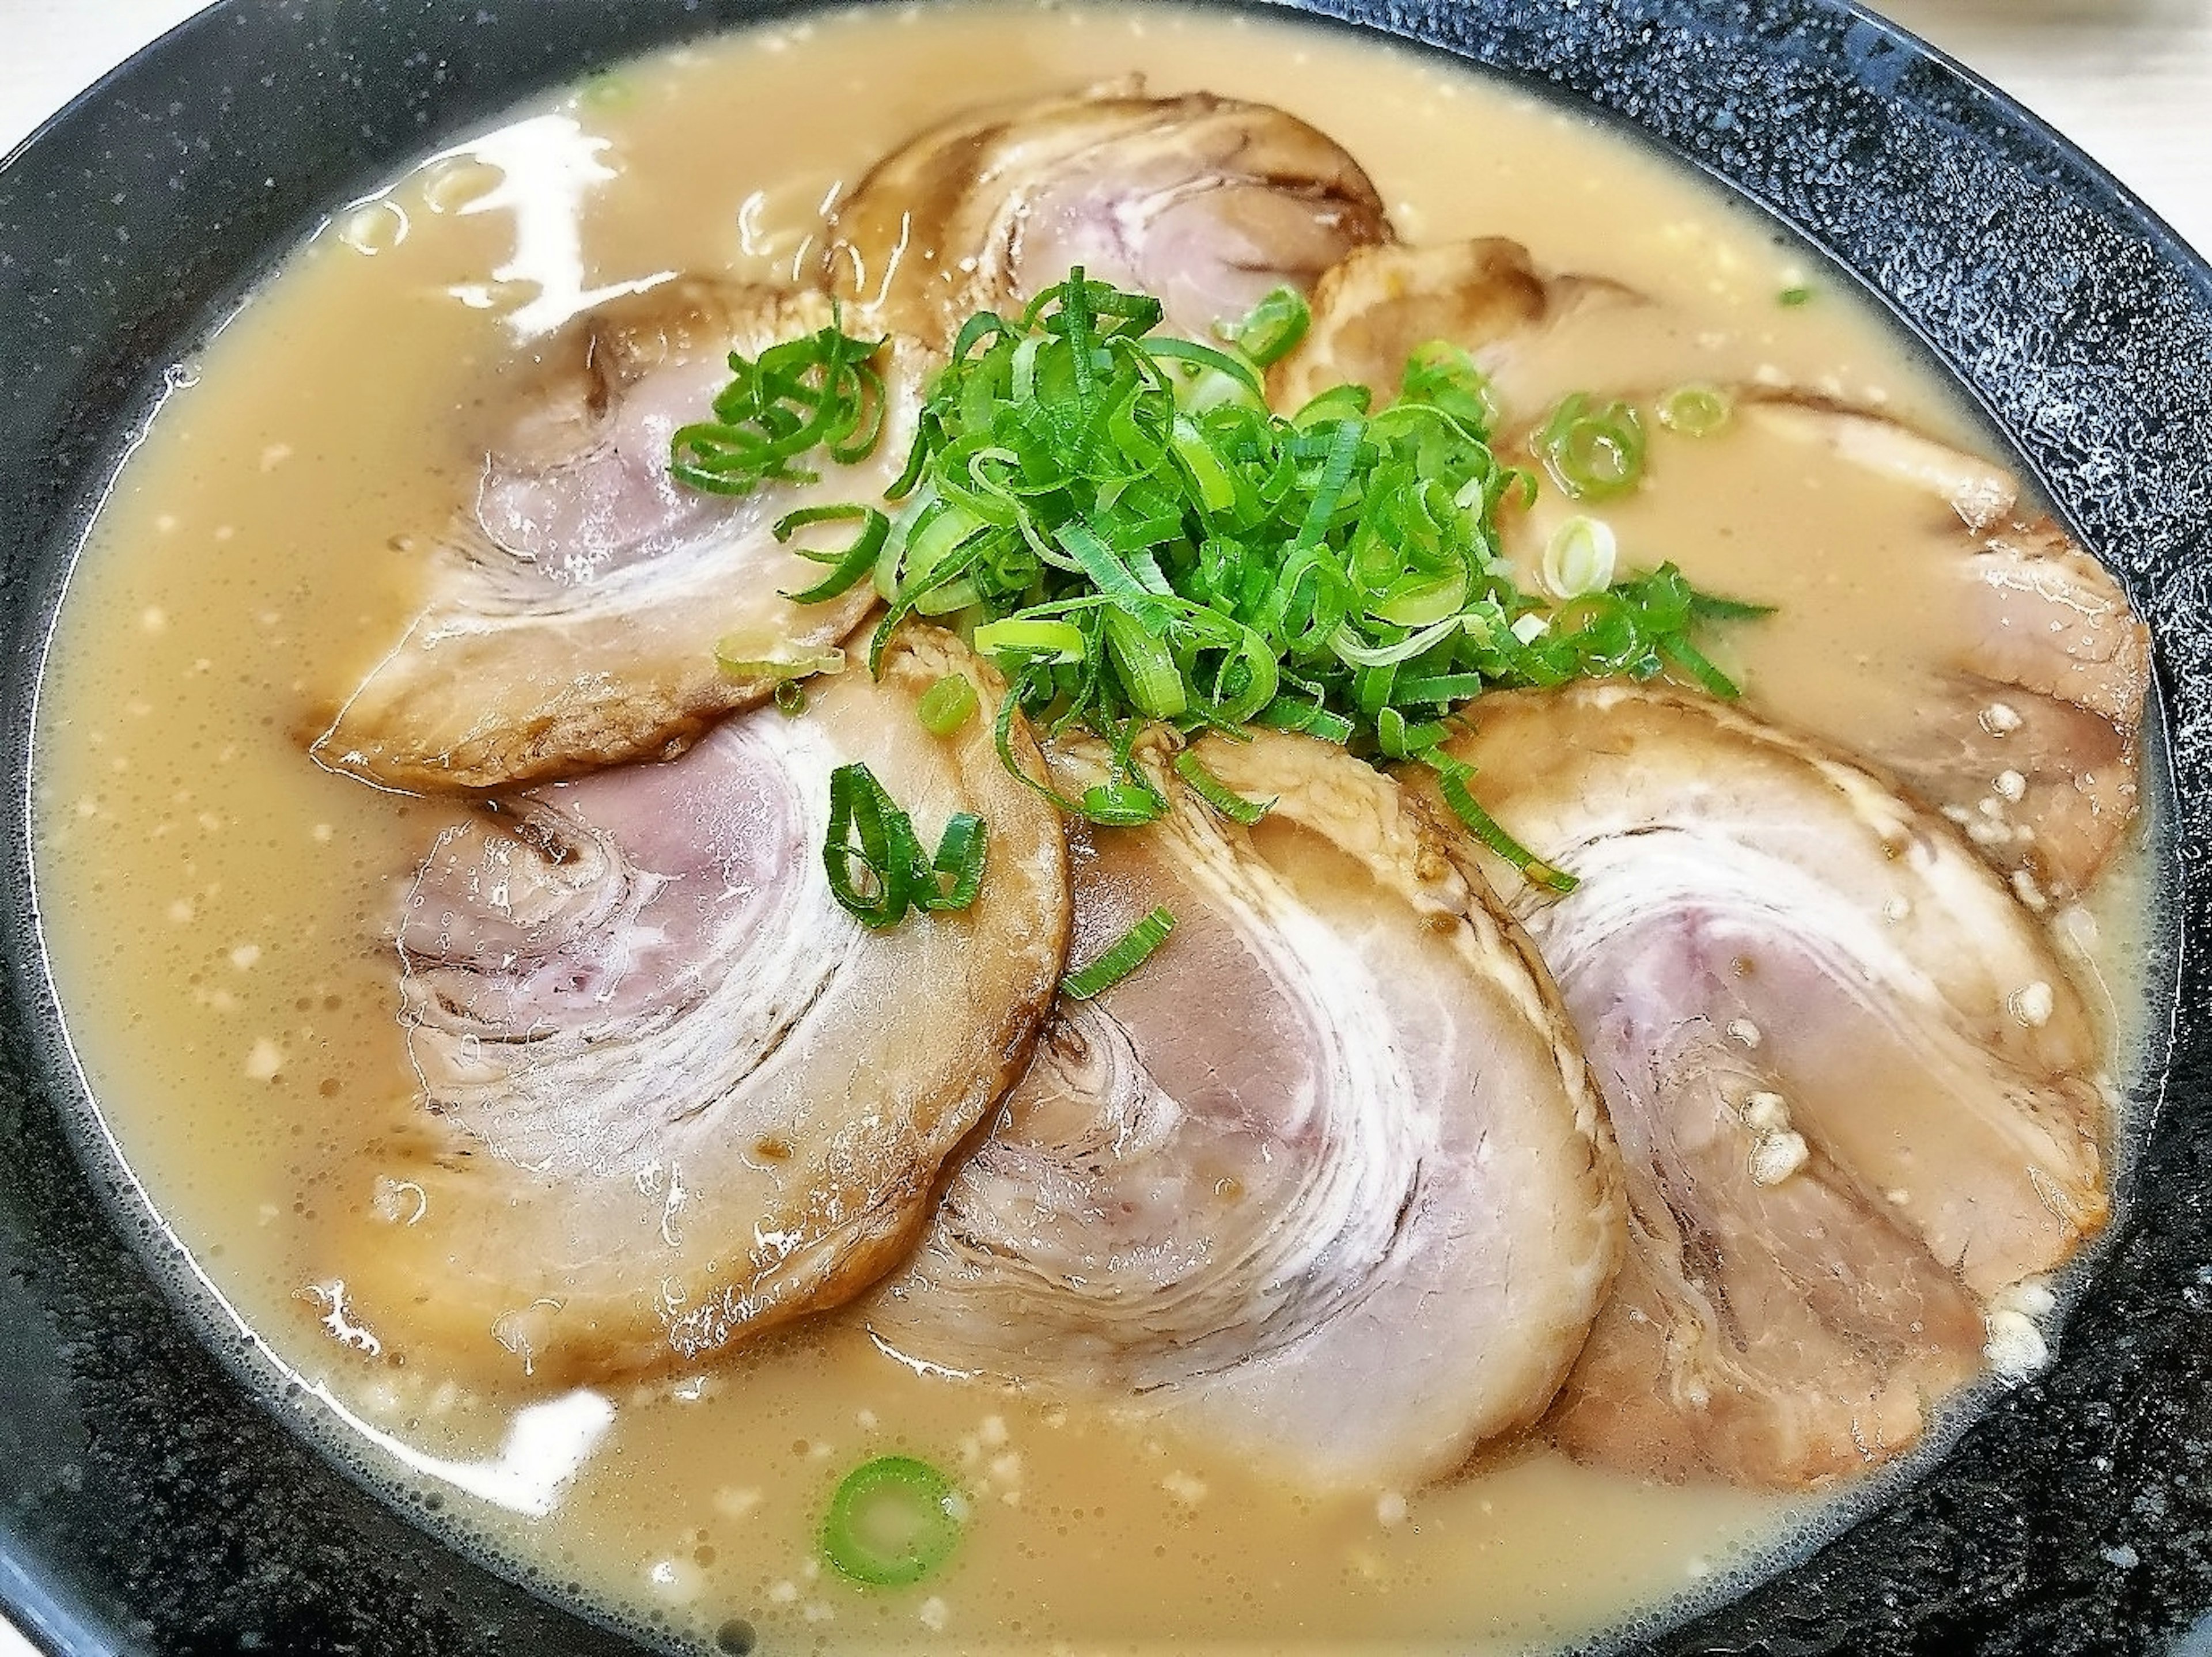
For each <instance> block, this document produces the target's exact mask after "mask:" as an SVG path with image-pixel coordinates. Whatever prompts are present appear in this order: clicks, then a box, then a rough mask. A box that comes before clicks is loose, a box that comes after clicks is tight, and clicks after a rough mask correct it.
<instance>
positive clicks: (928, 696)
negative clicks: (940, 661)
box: [915, 673, 977, 737]
mask: <svg viewBox="0 0 2212 1657" xmlns="http://www.w3.org/2000/svg"><path fill="white" fill-rule="evenodd" d="M976 701H977V698H976V695H975V686H974V685H972V684H970V683H969V682H968V678H967V676H966V675H965V674H960V673H948V674H946V675H945V677H943V678H941V679H939V681H938V682H937V683H935V684H933V685H932V686H930V687H929V689H927V690H925V691H923V692H922V693H921V702H920V704H919V705H918V706H917V707H915V718H917V719H920V720H921V728H922V729H923V730H924V731H927V732H929V734H930V735H931V736H933V737H949V736H951V734H952V733H953V732H954V731H957V730H958V729H959V728H960V727H961V726H962V725H965V724H967V723H968V721H969V719H973V718H974V717H975V707H976Z"/></svg>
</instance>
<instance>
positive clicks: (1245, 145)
mask: <svg viewBox="0 0 2212 1657" xmlns="http://www.w3.org/2000/svg"><path fill="white" fill-rule="evenodd" d="M830 229H831V240H830V242H829V248H828V252H827V255H826V270H827V273H828V276H829V280H830V282H832V283H833V284H834V285H835V287H836V288H837V290H838V291H839V292H841V293H842V294H845V295H846V296H847V297H848V299H853V300H859V301H860V302H862V303H863V304H865V305H867V306H868V307H872V309H875V310H878V311H879V313H880V314H881V315H882V316H883V317H884V319H885V321H886V322H887V323H888V324H889V325H890V326H892V327H894V328H896V329H899V330H901V331H905V332H909V333H913V334H915V335H917V336H919V337H922V338H924V339H927V340H931V341H933V342H934V343H938V344H940V345H944V344H949V343H951V339H952V337H953V336H954V334H955V333H957V331H958V330H959V328H960V326H961V325H962V324H963V323H964V322H966V321H967V319H968V318H969V316H970V315H971V314H973V313H975V312H977V311H985V310H1006V309H1011V308H1014V307H1018V306H1019V305H1020V304H1021V303H1022V302H1023V301H1024V300H1029V299H1030V298H1033V297H1034V296H1035V295H1036V294H1039V293H1041V292H1042V291H1043V290H1044V289H1046V288H1050V287H1051V286H1053V284H1054V283H1055V282H1062V281H1065V280H1066V276H1067V273H1068V270H1069V269H1070V268H1071V267H1073V266H1075V265H1081V266H1082V267H1083V268H1084V270H1085V272H1086V273H1087V274H1088V275H1089V276H1092V277H1094V278H1097V279H1100V280H1103V281H1106V282H1114V283H1116V284H1117V285H1119V286H1121V287H1123V288H1140V289H1142V290H1143V291H1144V292H1146V293H1148V294H1155V295H1157V296H1158V298H1159V299H1160V300H1163V301H1164V303H1165V305H1166V307H1167V322H1166V331H1168V332H1170V333H1176V334H1182V335H1185V336H1188V337H1194V338H1198V339H1206V338H1210V337H1212V332H1211V331H1212V326H1213V325H1214V324H1215V323H1216V322H1219V321H1233V320H1235V319H1238V318H1240V317H1242V316H1243V314H1244V313H1246V312H1248V311H1249V310H1250V309H1251V307H1252V306H1253V305H1254V304H1255V303H1256V302H1257V301H1258V300H1260V299H1261V298H1262V297H1263V296H1264V295H1265V294H1267V293H1268V292H1270V291H1271V290H1272V289H1273V288H1278V287H1280V286H1282V285H1283V284H1285V283H1288V284H1290V285H1291V286H1293V287H1296V288H1299V289H1301V290H1304V289H1305V288H1310V287H1311V286H1312V285H1313V282H1314V281H1315V279H1316V277H1318V276H1320V275H1321V273H1322V271H1323V270H1327V269H1328V267H1329V266H1330V265H1332V264H1335V263H1336V262H1337V260H1339V259H1340V258H1343V257H1344V255H1345V254H1346V252H1349V251H1350V250H1352V248H1354V247H1358V246H1363V245H1364V244H1366V243H1369V242H1375V241H1381V240H1387V239H1388V238H1389V234H1390V231H1389V223H1388V222H1387V221H1386V220H1385V219H1384V217H1383V203H1382V199H1381V197H1378V196H1377V195H1376V193H1375V187H1374V185H1372V184H1370V183H1369V182H1368V179H1367V175H1366V174H1365V173H1363V172H1361V171H1360V168H1359V164H1358V162H1357V161H1353V160H1352V157H1351V156H1349V155H1346V154H1345V152H1344V151H1343V150H1342V149H1340V148H1339V147H1338V146H1337V145H1336V144H1335V143H1334V142H1333V141H1331V140H1330V139H1329V138H1328V137H1327V136H1325V135H1324V134H1322V133H1320V132H1317V131H1316V130H1314V129H1313V128H1312V127H1310V126H1308V125H1307V124H1305V123H1304V121H1301V120H1299V119H1297V118H1296V117H1294V116H1291V115H1287V114H1285V113H1284V112H1282V111H1281V110H1279V109H1274V108H1271V107H1269V106H1267V105H1265V104H1249V103H1243V102H1240V101H1238V100H1236V99H1232V98H1217V97H1214V96H1212V95H1211V94H1206V93H1200V92H1194V93H1188V94H1183V95H1182V96H1181V97H1176V98H1147V97H1142V96H1138V95H1134V94H1121V93H1115V92H1098V93H1092V94H1085V95H1080V96H1073V97H1057V98H1048V99H1044V100H1040V101H1037V102H1034V103H1027V104H1021V105H1017V106H1012V107H1004V106H1001V107H999V108H994V109H987V110H983V111H980V112H976V113H974V114H970V115H965V116H961V117H958V118H955V119H953V120H951V121H949V122H946V123H945V124H943V125H941V126H938V127H934V128H933V129H931V130H928V131H927V132H924V133H922V134H921V136H920V137H916V138H915V139H914V140H913V141H912V142H911V143H908V145H907V146H906V147H905V148H904V149H899V150H897V151H895V152H894V153H893V154H891V155H889V156H887V157H885V158H884V160H883V161H879V162H878V163H877V164H876V166H875V167H874V169H873V170H872V171H871V172H870V173H869V174H868V175H867V177H866V178H865V179H862V180H861V181H860V187H859V188H858V189H857V190H856V191H854V194H853V195H852V196H851V197H849V198H848V199H847V200H846V201H845V202H844V203H843V204H842V206H840V207H839V208H838V209H837V211H836V217H835V220H834V221H833V222H832V224H831V227H830Z"/></svg>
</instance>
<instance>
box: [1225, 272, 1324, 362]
mask: <svg viewBox="0 0 2212 1657" xmlns="http://www.w3.org/2000/svg"><path fill="white" fill-rule="evenodd" d="M1312 325H1313V312H1312V310H1311V309H1310V308H1309V307H1308V306H1307V304H1306V301H1305V296H1304V294H1301V293H1299V292H1298V290H1297V288H1276V289H1275V290H1274V292H1273V293H1272V294H1268V295H1267V298H1265V299H1263V300H1261V301H1260V302H1259V303H1258V304H1257V305H1255V306H1254V307H1252V309H1251V312H1250V313H1249V315H1247V316H1246V317H1245V319H1244V320H1243V321H1242V322H1240V323H1238V324H1237V325H1236V326H1235V327H1234V328H1232V329H1231V330H1230V331H1229V337H1230V338H1231V340H1233V341H1235V342H1236V344H1237V349H1239V350H1240V351H1242V352H1243V353H1244V355H1246V356H1248V357H1250V358H1251V359H1252V361H1254V362H1255V363H1257V364H1258V365H1259V366H1260V367H1262V368H1269V367H1273V366H1274V365H1275V364H1276V363H1278V362H1279V361H1282V359H1283V358H1285V357H1286V356H1288V355H1290V354H1291V352H1292V351H1294V350H1296V349H1297V347H1298V342H1299V341H1301V340H1303V339H1304V337H1306V331H1307V330H1308V329H1309V328H1310V327H1311V326H1312Z"/></svg>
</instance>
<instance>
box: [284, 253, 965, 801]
mask: <svg viewBox="0 0 2212 1657" xmlns="http://www.w3.org/2000/svg"><path fill="white" fill-rule="evenodd" d="M831 316H832V307H831V302H830V300H829V299H828V298H827V297H826V296H825V295H823V294H817V293H810V292H792V291H787V290H783V289H779V288H762V287H752V286H746V285H742V284H738V283H732V282H721V281H715V280H708V279H703V278H702V279H691V280H685V281H680V282H670V283H667V284H665V285H664V286H661V287H659V288H653V289H650V290H648V291H647V292H646V293H643V294H635V295H631V296H629V297H627V298H624V299H621V300H616V301H614V302H612V303H611V304H609V305H607V306H605V307H602V308H601V309H599V310H598V311H595V312H592V313H590V314H589V315H587V316H585V317H582V318H580V319H577V321H576V322H575V323H574V324H572V325H570V326H569V327H568V329H566V330H565V331H562V333H561V334H560V335H558V336H556V337H555V338H554V339H553V340H552V341H551V342H550V343H549V344H548V345H547V346H546V348H545V351H544V360H543V362H542V365H541V367H540V368H539V370H538V372H537V373H532V374H530V375H528V376H526V377H525V379H524V380H523V383H522V385H521V386H520V391H519V394H518V406H517V407H516V408H515V409H514V410H513V412H512V415H511V416H510V417H509V418H508V419H507V422H505V425H504V428H503V430H502V432H501V435H500V437H499V438H498V440H497V441H496V443H495V446H494V448H493V450H492V452H491V453H490V455H489V458H488V460H487V461H486V464H485V467H484V471H483V482H482V485H481V488H480V489H479V491H478V495H477V501H476V502H475V503H474V505H473V506H472V507H471V508H470V509H469V510H467V511H465V512H463V513H459V514H458V515H457V516H456V518H455V519H454V520H453V524H452V525H451V526H450V527H449V529H448V530H447V532H446V534H445V535H444V536H443V537H441V538H440V539H439V541H438V542H437V543H436V545H435V549H434V550H433V552H432V554H431V557H430V561H429V566H428V572H427V582H428V596H427V598H426V599H425V601H424V603H423V605H422V610H421V613H420V614H419V615H418V616H416V619H415V621H414V622H413V623H412V624H411V625H410V627H409V628H408V629H407V631H406V633H405V634H404V636H403V637H402V638H400V639H399V640H398V642H397V643H396V644H395V645H393V646H392V649H391V651H390V652H389V653H388V654H387V655H386V656H385V658H384V659H382V660H381V661H380V662H378V663H377V664H376V665H375V666H374V668H373V669H371V670H370V671H369V672H368V676H367V677H366V678H365V679H364V680H363V681H362V684H361V686H360V688H359V689H356V691H354V692H353V694H352V695H351V697H350V698H349V700H348V701H346V703H345V705H344V707H343V708H342V709H341V711H340V712H339V713H338V715H337V719H336V720H335V721H334V722H333V723H332V725H331V727H330V729H329V730H328V731H326V732H325V734H324V735H323V736H322V737H321V738H320V739H319V741H318V742H317V743H316V744H315V749H314V751H315V755H316V756H317V758H318V759H319V760H320V761H322V762H324V763H325V764H326V765H330V766H332V767H334V768H337V769H340V770H343V771H348V772H351V773H353V774H356V775H360V776H364V777H367V778H368V779H369V780H373V781H376V782H380V783H384V784H387V785H390V786H395V787H400V788H408V789H441V788H456V789H495V788H504V787H509V786H515V785H518V784H522V783H528V782H535V781H539V780H545V779H549V778H557V777H568V776H576V775H580V774H582V773H584V772H586V771H589V770H592V769H594V768H598V767H600V766H603V765H612V764H618V763H620V762H623V761H627V760H633V759H641V758H644V759H651V758H667V757H670V756H673V755H675V754H678V753H680V752H681V751H682V750H684V748H685V747H686V746H687V745H689V744H691V743H693V742H696V740H697V739H698V738H699V737H700V736H701V735H702V733H703V732H704V731H706V730H707V729H708V726H710V725H713V724H714V721H715V720H716V719H719V718H720V717H721V716H722V715H723V714H725V713H729V712H732V710H734V709H738V708H743V707H751V706H752V705H754V704H755V703H757V702H759V701H762V700H763V699H764V698H765V697H766V696H767V695H768V694H769V691H770V690H771V689H774V681H773V678H772V677H732V676H731V675H730V674H729V673H726V672H725V671H723V670H722V669H721V668H720V667H719V666H718V665H717V663H716V659H715V652H716V648H717V646H718V645H720V643H721V642H722V641H723V640H730V641H731V642H732V645H733V646H734V647H735V648H736V649H737V650H738V652H740V655H739V659H742V660H748V661H753V660H757V661H763V662H766V661H780V660H787V659H792V658H793V657H795V656H804V655H805V654H807V653H810V652H820V651H822V650H823V649H827V648H831V647H834V646H836V645H837V644H838V642H839V641H840V640H842V639H844V638H845V637H846V636H847V635H848V634H850V633H851V632H852V631H853V630H854V628H855V627H857V626H858V625H859V623H860V619H861V617H862V616H863V615H864V614H865V613H866V610H867V609H868V607H869V605H870V604H872V602H873V592H872V589H871V588H870V587H869V586H867V584H866V583H865V582H863V583H861V584H860V586H855V587H854V588H853V589H852V590H850V591H849V592H847V593H846V594H844V595H843V596H842V597H840V598H836V599H834V600H830V601H828V602H825V603H821V604H793V603H791V602H790V601H789V600H788V599H787V598H785V597H783V596H782V595H783V594H784V593H787V592H802V591H804V590H805V588H807V587H809V586H813V585H815V584H816V583H817V581H819V580H821V578H822V576H823V574H824V573H825V572H824V570H823V567H822V566H821V565H819V564H817V563H813V562H811V561H807V560H805V559H804V558H802V557H800V556H799V554H798V552H797V551H796V550H795V549H793V547H791V546H787V545H785V544H782V543H779V542H778V541H777V540H776V538H775V523H776V521H777V520H778V519H780V518H781V517H782V516H783V515H784V514H785V513H788V512H791V511H793V509H795V508H797V507H804V506H808V505H822V504H829V503H837V502H847V501H851V502H860V503H864V504H872V503H876V502H878V501H880V498H881V496H882V493H883V490H884V487H885V485H886V484H888V483H890V481H891V480H892V478H893V476H895V474H896V472H897V470H898V469H899V467H900V466H901V465H902V464H903V462H904V460H905V458H906V452H907V448H908V444H909V443H910V441H911V439H912V433H913V427H914V419H915V410H916V407H917V406H918V398H919V392H920V381H921V374H922V371H923V364H922V361H921V354H920V353H919V351H918V350H917V349H916V348H915V347H913V346H911V345H910V344H907V343H900V342H893V343H890V344H888V345H886V346H885V348H884V350H883V351H882V352H881V353H880V354H879V355H878V359H877V366H878V367H879V369H880V370H881V373H882V374H883V379H884V430H883V434H882V437H881V440H879V441H878V443H877V445H876V446H875V448H874V450H873V452H872V454H871V455H870V456H868V457H867V458H864V459H861V460H860V461H857V462H856V463H854V464H850V465H840V464H836V462H834V461H831V460H829V458H826V457H825V456H823V455H821V454H818V453H817V455H815V456H814V457H812V458H810V459H809V460H807V461H806V462H805V464H806V465H808V466H810V467H812V468H815V469H816V470H817V472H818V478H817V481H816V482H814V483H769V484H764V485H763V486H762V487H761V488H760V489H757V490H756V491H754V492H753V493H751V494H750V495H742V496H737V497H731V496H726V495H709V494H702V493H700V492H698V491H696V490H694V489H690V488H689V487H687V486H686V485H684V484H682V483H678V482H677V481H676V479H675V478H674V477H673V476H671V472H670V453H669V442H670V439H671V437H672V436H673V434H675V432H676V431H677V430H678V428H680V427H683V426H685V425H688V424H690V423H692V422H698V421H702V420H707V419H709V418H711V415H710V410H711V407H712V404H713V403H714V398H715V395H716V394H717V393H718V392H719V391H720V390H721V389H722V387H723V386H724V385H726V384H727V383H728V380H729V378H730V369H729V364H728V358H729V355H730V354H731V353H732V351H741V352H743V353H744V354H745V355H748V356H757V355H759V354H760V352H762V351H763V350H764V349H767V348H768V347H769V346H771V345H774V344H776V343H779V342H781V341H785V340H789V339H795V338H798V337H802V336H805V335H806V334H810V333H812V332H814V331H817V330H819V329H821V328H823V327H825V326H827V325H829V322H830V320H831Z"/></svg>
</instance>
